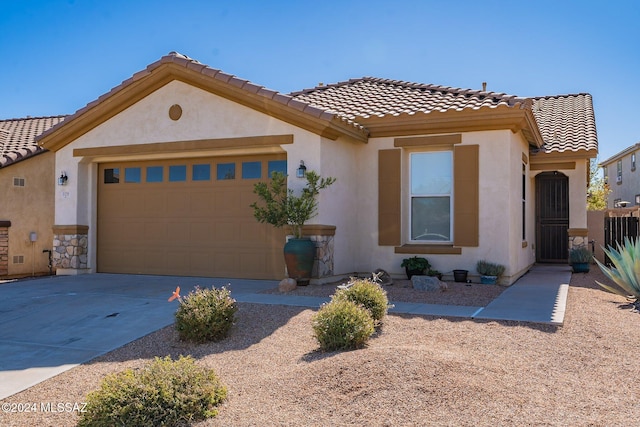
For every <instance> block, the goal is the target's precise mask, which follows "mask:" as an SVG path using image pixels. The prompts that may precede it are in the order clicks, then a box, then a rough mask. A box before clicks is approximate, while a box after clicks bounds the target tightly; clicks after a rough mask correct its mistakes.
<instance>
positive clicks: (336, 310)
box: [313, 299, 375, 351]
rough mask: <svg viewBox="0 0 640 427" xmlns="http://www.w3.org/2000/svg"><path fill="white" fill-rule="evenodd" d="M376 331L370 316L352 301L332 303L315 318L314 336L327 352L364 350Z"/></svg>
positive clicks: (319, 311) (324, 306) (325, 306)
mask: <svg viewBox="0 0 640 427" xmlns="http://www.w3.org/2000/svg"><path fill="white" fill-rule="evenodd" d="M374 331H375V328H374V322H373V318H372V317H371V313H370V312H369V310H367V309H366V308H364V307H362V306H361V305H358V304H356V303H355V302H353V301H349V300H346V299H345V300H335V299H334V300H332V301H331V302H329V303H327V304H324V305H323V306H322V307H321V308H320V310H318V312H317V313H316V314H315V315H314V317H313V332H314V336H315V337H316V339H317V340H318V343H319V344H320V348H321V349H322V350H325V351H332V350H351V349H356V348H362V347H364V345H365V344H366V342H367V341H368V340H369V338H370V337H371V335H373V332H374Z"/></svg>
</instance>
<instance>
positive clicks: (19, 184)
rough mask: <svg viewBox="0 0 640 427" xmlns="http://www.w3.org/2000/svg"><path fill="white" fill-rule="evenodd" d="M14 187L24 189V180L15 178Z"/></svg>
mask: <svg viewBox="0 0 640 427" xmlns="http://www.w3.org/2000/svg"><path fill="white" fill-rule="evenodd" d="M13 186H14V187H24V178H18V177H15V176H14V177H13Z"/></svg>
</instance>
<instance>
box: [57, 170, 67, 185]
mask: <svg viewBox="0 0 640 427" xmlns="http://www.w3.org/2000/svg"><path fill="white" fill-rule="evenodd" d="M68 179H69V178H67V174H66V173H65V172H62V173H61V174H60V177H58V185H67V180H68Z"/></svg>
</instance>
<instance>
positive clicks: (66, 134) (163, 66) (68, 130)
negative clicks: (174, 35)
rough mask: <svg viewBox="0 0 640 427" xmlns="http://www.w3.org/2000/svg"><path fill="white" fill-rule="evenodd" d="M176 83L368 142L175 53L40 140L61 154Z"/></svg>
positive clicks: (336, 120) (336, 122)
mask: <svg viewBox="0 0 640 427" xmlns="http://www.w3.org/2000/svg"><path fill="white" fill-rule="evenodd" d="M173 80H179V81H183V82H185V83H187V84H190V85H193V86H195V87H198V88H200V89H203V90H206V91H209V92H211V93H214V94H216V95H218V96H222V97H225V98H227V99H229V100H231V101H233V102H236V103H239V104H242V105H245V106H247V107H250V108H253V109H255V110H257V111H260V112H262V113H265V114H268V115H271V116H273V117H276V118H278V119H280V120H283V121H285V122H288V123H291V124H293V125H295V126H298V127H301V128H303V129H307V130H309V131H311V132H315V133H317V134H319V135H322V136H325V137H327V138H330V139H336V138H338V136H340V135H346V136H350V137H352V138H355V139H357V140H360V141H362V142H366V140H367V131H366V129H364V127H363V126H361V125H359V124H358V123H356V122H354V121H351V120H349V119H347V118H344V117H341V116H338V115H336V114H332V113H330V112H328V111H325V110H322V109H318V108H316V107H313V106H311V105H309V104H307V103H305V102H302V101H300V100H296V99H294V98H293V97H291V96H289V95H284V94H282V93H279V92H276V91H274V90H271V89H267V88H265V87H263V86H259V85H256V84H254V83H251V82H250V81H248V80H244V79H241V78H238V77H236V76H234V75H231V74H227V73H224V72H222V71H220V70H217V69H214V68H211V67H208V66H206V65H204V64H201V63H200V62H198V61H196V60H194V59H191V58H189V57H188V56H185V55H182V54H179V53H176V52H171V53H170V54H169V55H166V56H163V57H162V58H160V60H158V61H156V62H154V63H153V64H151V65H149V66H148V67H147V68H146V69H144V70H142V71H139V72H137V73H135V74H134V75H133V76H132V77H131V78H129V79H127V80H125V81H123V82H122V83H121V84H120V85H118V86H116V87H114V88H113V89H111V90H110V91H109V92H107V93H105V94H104V95H102V96H100V97H99V98H98V99H96V100H95V101H93V102H90V103H89V104H87V105H86V106H85V107H83V108H81V109H80V110H78V111H76V112H75V113H74V114H73V115H71V116H69V117H68V118H67V120H65V123H64V124H61V125H59V126H56V127H54V128H53V129H50V130H49V131H47V132H45V133H44V134H43V135H41V136H40V137H38V141H39V143H40V145H42V146H43V147H45V148H48V149H52V150H58V149H59V148H61V147H63V146H65V145H66V144H68V143H69V142H71V141H73V140H75V139H77V138H78V137H80V136H81V135H83V134H84V133H86V132H88V131H89V130H91V129H93V128H94V127H96V126H98V125H99V124H101V123H103V122H105V121H106V120H108V119H109V118H111V117H113V116H114V115H116V114H118V113H120V112H121V111H123V110H125V109H126V108H128V107H129V106H131V105H133V104H135V103H136V102H137V101H139V100H140V99H142V98H144V97H145V96H147V95H149V94H150V93H152V92H153V91H155V90H157V89H159V88H161V87H162V86H164V85H166V84H167V83H169V82H171V81H173ZM107 101H108V102H107Z"/></svg>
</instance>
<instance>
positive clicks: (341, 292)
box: [332, 279, 389, 325]
mask: <svg viewBox="0 0 640 427" xmlns="http://www.w3.org/2000/svg"><path fill="white" fill-rule="evenodd" d="M332 299H334V300H349V301H353V302H355V303H356V304H358V305H361V306H363V307H364V308H366V309H367V310H369V312H370V313H371V317H372V318H373V321H374V322H375V324H376V325H379V324H380V323H381V322H382V319H383V318H384V316H385V315H386V314H387V310H388V307H389V300H388V299H387V291H385V290H384V289H382V286H380V285H379V284H377V283H375V282H372V281H371V280H368V279H355V280H352V281H351V282H349V283H348V284H347V285H346V286H343V287H340V288H338V290H337V291H336V292H335V294H334V295H333V297H332Z"/></svg>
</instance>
